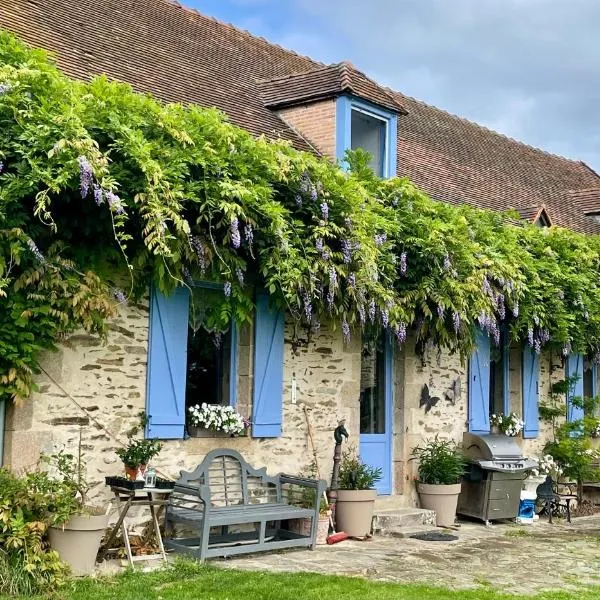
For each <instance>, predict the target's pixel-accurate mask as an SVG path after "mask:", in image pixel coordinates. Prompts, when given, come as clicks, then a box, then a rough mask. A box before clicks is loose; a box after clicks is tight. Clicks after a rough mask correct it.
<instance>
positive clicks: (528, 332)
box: [527, 327, 533, 348]
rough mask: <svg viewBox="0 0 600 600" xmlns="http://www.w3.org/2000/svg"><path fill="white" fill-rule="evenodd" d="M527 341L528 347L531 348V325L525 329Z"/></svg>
mask: <svg viewBox="0 0 600 600" xmlns="http://www.w3.org/2000/svg"><path fill="white" fill-rule="evenodd" d="M527 343H528V344H529V347H530V348H533V327H529V329H527Z"/></svg>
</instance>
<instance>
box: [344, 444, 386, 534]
mask: <svg viewBox="0 0 600 600" xmlns="http://www.w3.org/2000/svg"><path fill="white" fill-rule="evenodd" d="M380 479H381V469H380V468H375V467H371V466H369V465H366V464H365V463H363V462H362V460H361V459H360V458H359V457H358V455H357V454H356V451H354V450H348V451H346V452H344V454H342V460H341V462H340V474H339V480H338V484H339V488H338V490H337V503H336V506H335V520H336V525H337V530H338V531H345V532H346V533H347V534H348V535H349V536H351V537H364V536H366V535H369V534H370V533H371V521H372V520H373V509H374V506H375V498H376V497H377V490H375V488H374V486H375V484H376V483H377V482H378V481H379V480H380Z"/></svg>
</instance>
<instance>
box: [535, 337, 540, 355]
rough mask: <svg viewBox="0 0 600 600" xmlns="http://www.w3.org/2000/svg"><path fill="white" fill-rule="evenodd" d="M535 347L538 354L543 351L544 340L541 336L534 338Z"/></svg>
mask: <svg viewBox="0 0 600 600" xmlns="http://www.w3.org/2000/svg"><path fill="white" fill-rule="evenodd" d="M533 349H534V350H535V353H536V354H539V353H540V352H541V351H542V341H541V340H540V339H539V338H535V340H533Z"/></svg>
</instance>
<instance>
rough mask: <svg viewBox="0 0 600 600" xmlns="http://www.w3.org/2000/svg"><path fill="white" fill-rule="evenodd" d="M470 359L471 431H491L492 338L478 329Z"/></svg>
mask: <svg viewBox="0 0 600 600" xmlns="http://www.w3.org/2000/svg"><path fill="white" fill-rule="evenodd" d="M475 342H476V344H477V346H476V348H475V351H474V352H473V355H472V356H471V359H470V360H469V431H471V432H472V433H489V431H490V338H489V337H488V336H487V335H485V334H484V333H483V332H482V331H477V335H476V338H475Z"/></svg>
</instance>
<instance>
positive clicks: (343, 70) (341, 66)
mask: <svg viewBox="0 0 600 600" xmlns="http://www.w3.org/2000/svg"><path fill="white" fill-rule="evenodd" d="M333 67H335V68H336V69H337V71H338V72H339V74H340V85H341V88H342V90H350V91H351V92H354V89H353V87H352V78H351V76H350V69H354V70H356V69H355V68H354V65H353V64H352V63H351V62H350V61H345V60H343V61H342V62H339V63H336V64H334V65H333Z"/></svg>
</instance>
